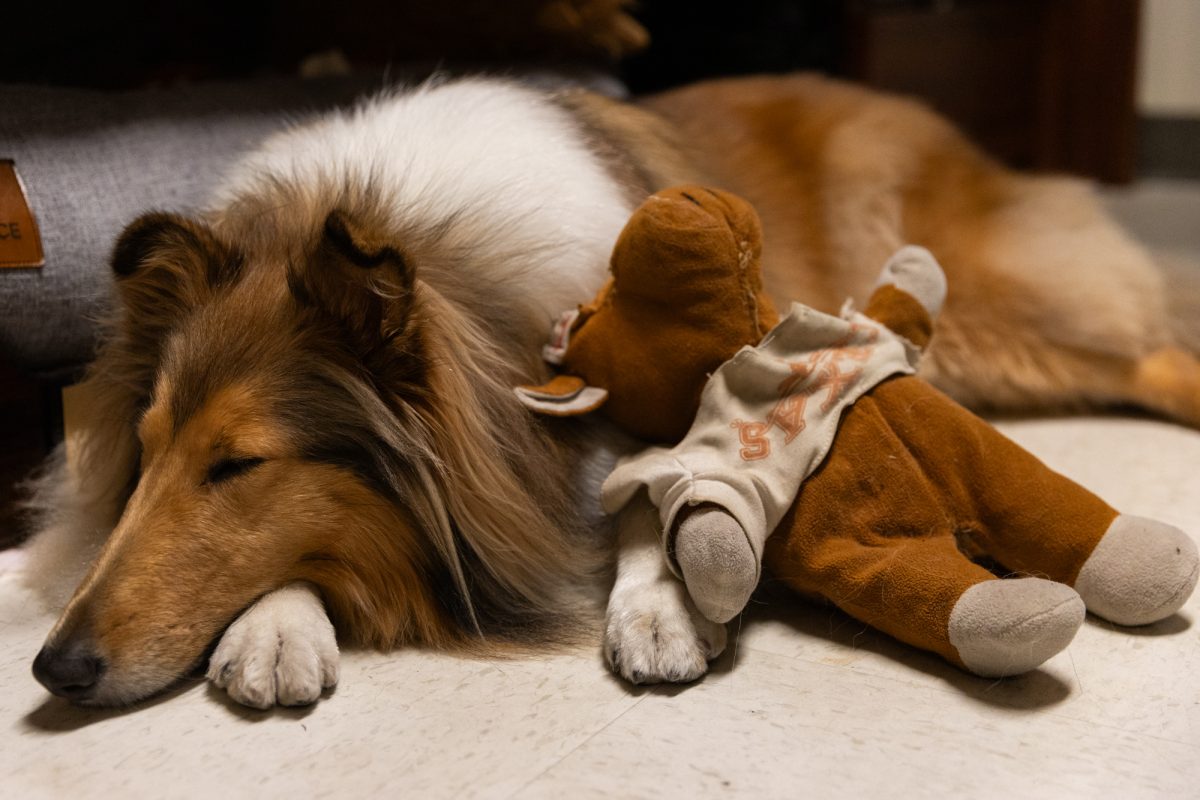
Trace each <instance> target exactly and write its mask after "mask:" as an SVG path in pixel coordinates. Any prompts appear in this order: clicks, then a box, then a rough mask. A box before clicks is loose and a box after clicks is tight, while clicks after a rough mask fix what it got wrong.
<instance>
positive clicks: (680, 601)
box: [604, 580, 725, 684]
mask: <svg viewBox="0 0 1200 800" xmlns="http://www.w3.org/2000/svg"><path fill="white" fill-rule="evenodd" d="M724 649H725V626H724V625H721V624H718V623H715V622H711V621H709V620H707V619H705V618H704V617H703V616H702V615H701V614H700V612H699V611H697V610H696V608H695V606H693V605H692V602H691V600H690V599H689V598H688V596H687V591H686V589H685V588H684V586H683V584H682V583H681V582H679V581H676V580H669V581H659V582H656V583H652V584H643V585H641V586H633V587H628V588H626V589H624V590H622V591H614V592H613V594H612V596H611V597H610V598H609V601H608V617H607V621H606V628H605V634H604V656H605V658H606V659H607V660H608V664H609V666H610V667H612V669H613V671H614V672H616V673H617V674H618V675H620V676H621V677H623V678H625V680H627V681H630V682H631V683H638V684H641V683H688V682H689V681H694V680H696V679H697V678H699V677H700V676H701V675H703V674H704V673H705V672H707V671H708V662H709V661H711V660H712V659H714V658H716V657H717V656H719V655H720V654H721V652H722V651H723V650H724Z"/></svg>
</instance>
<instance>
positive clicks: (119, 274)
mask: <svg viewBox="0 0 1200 800" xmlns="http://www.w3.org/2000/svg"><path fill="white" fill-rule="evenodd" d="M240 266H241V260H240V259H239V258H238V257H237V256H236V254H235V253H233V251H232V250H231V249H230V248H229V247H227V246H225V245H224V244H223V243H222V242H221V241H220V240H218V239H217V237H216V235H215V234H214V233H213V232H212V230H211V229H210V228H209V227H208V226H207V225H204V224H203V223H200V222H196V221H194V220H190V219H188V218H186V217H183V216H180V215H178V214H167V213H162V212H153V213H150V214H146V215H144V216H141V217H139V218H138V219H136V220H134V221H133V222H131V223H130V224H129V225H128V226H127V227H126V228H125V230H124V232H122V234H121V236H120V237H119V238H118V239H117V244H116V246H115V247H114V248H113V254H112V268H113V273H114V275H115V277H116V285H117V295H118V298H119V300H120V303H121V307H122V309H123V311H124V314H125V317H124V323H125V325H126V327H127V329H128V332H129V333H130V334H132V335H133V336H135V337H136V338H138V339H143V340H145V341H146V343H147V344H148V345H152V346H153V347H154V348H155V349H156V348H157V346H158V343H159V342H160V341H161V339H162V338H163V336H164V335H165V334H166V333H167V332H168V331H169V330H170V329H171V328H172V327H173V326H174V325H175V324H176V323H177V322H178V320H179V319H180V317H182V316H183V315H184V314H186V313H187V312H188V311H189V310H191V309H192V308H194V307H195V306H196V305H197V304H198V303H200V302H201V301H202V300H203V299H204V298H205V297H206V296H208V295H209V294H210V293H211V291H212V290H213V289H214V288H215V287H217V286H220V285H221V284H223V283H226V282H229V281H231V280H233V279H234V278H235V277H236V275H237V272H238V270H239V269H240Z"/></svg>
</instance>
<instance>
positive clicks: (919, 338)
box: [863, 284, 933, 350]
mask: <svg viewBox="0 0 1200 800" xmlns="http://www.w3.org/2000/svg"><path fill="white" fill-rule="evenodd" d="M863 313H864V314H866V315H867V316H868V317H870V318H871V319H873V320H875V321H876V322H881V323H883V324H884V325H886V326H887V327H888V328H890V329H891V330H892V331H894V332H896V333H898V334H900V335H901V336H903V337H904V338H905V339H908V340H909V341H910V342H912V343H913V344H915V345H916V346H917V347H918V348H920V349H922V350H924V349H925V348H926V347H927V346H928V345H929V339H930V338H931V337H932V336H933V318H932V317H930V316H929V312H928V311H927V310H926V309H925V307H924V306H923V305H921V304H920V302H918V301H917V299H916V298H915V297H913V296H912V295H911V294H909V293H908V292H905V291H903V290H901V289H897V288H896V287H895V286H893V285H891V284H887V285H884V286H880V287H879V288H878V289H876V290H875V291H874V292H873V293H872V294H871V299H870V300H869V301H868V302H867V307H866V308H865V309H863Z"/></svg>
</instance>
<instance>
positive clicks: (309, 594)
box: [208, 583, 338, 708]
mask: <svg viewBox="0 0 1200 800" xmlns="http://www.w3.org/2000/svg"><path fill="white" fill-rule="evenodd" d="M208 678H209V680H211V681H212V682H213V683H214V684H216V685H217V686H218V687H219V688H221V689H224V690H225V691H227V692H229V696H230V697H232V698H233V699H234V700H236V701H238V702H239V703H241V704H243V705H247V706H251V707H252V708H270V707H271V706H273V705H276V704H279V705H283V706H303V705H308V704H310V703H315V702H316V701H317V699H318V698H320V696H321V692H322V691H323V690H324V689H328V688H330V687H332V686H335V685H336V684H337V681H338V647H337V637H336V636H335V635H334V631H333V625H332V624H331V623H330V622H329V617H328V616H327V615H326V614H325V608H324V606H323V605H322V604H321V598H320V596H319V595H318V594H317V591H316V589H315V588H313V586H312V585H310V584H307V583H292V584H288V585H287V586H284V587H283V588H282V589H278V590H276V591H274V592H271V593H270V594H268V595H265V596H264V597H263V598H262V599H260V600H259V601H258V602H257V603H255V604H254V605H252V606H251V607H250V608H249V609H247V610H246V611H245V612H244V613H243V614H242V615H241V616H240V617H238V618H237V620H236V621H235V622H234V623H233V624H232V625H230V626H229V629H228V630H227V631H225V635H224V636H222V637H221V642H220V644H218V645H217V649H216V651H215V652H214V653H213V655H212V658H211V659H210V660H209V662H208Z"/></svg>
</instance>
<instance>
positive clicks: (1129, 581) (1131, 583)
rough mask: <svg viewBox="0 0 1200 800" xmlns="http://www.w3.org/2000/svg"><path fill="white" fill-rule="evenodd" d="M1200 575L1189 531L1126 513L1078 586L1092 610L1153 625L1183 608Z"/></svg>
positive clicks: (1107, 616)
mask: <svg viewBox="0 0 1200 800" xmlns="http://www.w3.org/2000/svg"><path fill="white" fill-rule="evenodd" d="M1198 574H1200V553H1197V550H1196V543H1195V542H1194V541H1192V538H1191V537H1190V536H1188V535H1187V534H1186V533H1184V532H1183V531H1181V530H1179V529H1178V528H1175V527H1173V526H1171V525H1167V524H1166V523H1164V522H1159V521H1157V520H1153V519H1146V518H1145V517H1135V516H1132V515H1129V514H1121V515H1120V516H1118V517H1117V518H1116V519H1115V520H1113V522H1112V525H1110V526H1109V527H1108V531H1107V532H1106V533H1105V534H1104V538H1103V539H1101V540H1100V543H1099V544H1097V545H1096V549H1095V550H1093V551H1092V554H1091V555H1090V556H1089V557H1088V560H1087V561H1086V562H1085V563H1084V565H1083V568H1082V569H1081V570H1079V577H1078V578H1076V579H1075V591H1077V592H1079V596H1080V597H1082V598H1083V602H1084V603H1086V604H1087V609H1088V611H1091V612H1092V613H1093V614H1096V615H1097V616H1100V617H1104V618H1105V619H1107V620H1109V621H1110V622H1115V623H1117V624H1118V625H1149V624H1150V623H1151V622H1158V621H1159V620H1160V619H1166V618H1167V617H1169V616H1171V615H1172V614H1174V613H1175V612H1176V611H1178V610H1179V609H1180V608H1181V607H1182V606H1183V604H1184V603H1186V602H1187V599H1188V598H1189V597H1191V595H1192V590H1193V589H1195V588H1196V577H1197V575H1198Z"/></svg>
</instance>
